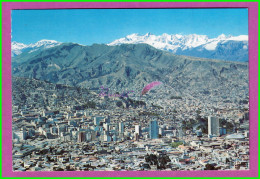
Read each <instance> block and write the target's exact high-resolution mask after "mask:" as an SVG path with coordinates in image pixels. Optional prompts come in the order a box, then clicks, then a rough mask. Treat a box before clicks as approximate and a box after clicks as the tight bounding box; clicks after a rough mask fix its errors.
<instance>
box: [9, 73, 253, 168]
mask: <svg viewBox="0 0 260 179" xmlns="http://www.w3.org/2000/svg"><path fill="white" fill-rule="evenodd" d="M169 90H170V89H169ZM12 91H13V92H12V93H13V152H12V153H13V170H14V171H90V170H93V171H137V170H138V171H139V170H173V171H176V170H248V169H249V111H248V96H247V93H245V92H243V91H241V93H240V94H238V93H236V94H235V95H234V96H232V95H230V98H228V99H225V100H223V99H221V97H220V96H219V97H217V96H213V95H197V96H195V97H191V96H189V95H186V96H182V97H181V96H168V95H169V94H172V92H171V91H167V90H165V88H164V87H160V86H159V87H157V88H155V89H154V90H151V91H150V92H149V93H147V94H146V95H145V96H143V97H140V94H138V93H137V89H133V90H132V91H131V93H129V94H128V95H127V94H124V95H109V93H105V94H102V95H100V89H98V90H90V89H84V88H79V87H70V86H66V85H57V84H52V83H47V82H43V81H39V80H34V79H26V78H13V90H12ZM114 93H116V92H111V94H114ZM117 94H118V93H117ZM167 96H168V97H167ZM241 99H245V100H241ZM215 101H216V102H215Z"/></svg>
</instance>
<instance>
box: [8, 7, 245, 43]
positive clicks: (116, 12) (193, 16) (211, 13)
mask: <svg viewBox="0 0 260 179" xmlns="http://www.w3.org/2000/svg"><path fill="white" fill-rule="evenodd" d="M147 32H150V33H152V34H155V35H161V34H163V33H168V34H183V35H187V34H200V35H208V36H209V37H210V38H213V37H217V36H218V35H220V34H226V35H234V36H236V35H247V34H248V10H247V9H74V10H73V9H71V10H13V11H12V41H17V42H21V43H25V44H30V43H35V42H37V41H39V40H42V39H49V40H57V41H60V42H76V43H80V44H84V45H91V44H93V43H109V42H112V41H113V40H115V39H118V38H121V37H125V36H126V35H129V34H132V33H139V34H143V35H144V34H146V33H147Z"/></svg>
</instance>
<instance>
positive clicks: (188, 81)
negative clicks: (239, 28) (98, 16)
mask: <svg viewBox="0 0 260 179" xmlns="http://www.w3.org/2000/svg"><path fill="white" fill-rule="evenodd" d="M12 75H13V76H14V77H26V78H33V79H38V80H45V81H48V82H52V83H55V84H66V85H70V86H80V87H84V88H90V89H99V88H100V86H105V87H109V88H110V89H112V90H117V91H118V90H119V91H120V90H134V91H141V89H142V88H143V87H144V86H145V85H146V84H148V83H150V82H152V81H161V82H162V83H163V84H165V85H166V86H167V87H166V88H168V89H170V88H171V89H174V91H175V94H176V95H186V94H191V95H192V93H195V94H212V95H213V96H214V95H216V96H217V95H220V96H230V95H236V96H237V97H239V95H241V93H243V92H246V91H248V63H246V62H243V63H242V62H230V61H222V60H214V59H203V58H195V57H188V56H180V55H174V54H173V53H171V52H168V51H162V50H158V49H156V48H154V47H152V46H150V45H147V44H122V45H119V46H108V45H105V44H94V45H92V46H82V45H79V44H74V43H63V44H61V45H58V46H55V47H52V48H47V49H44V50H37V51H33V52H31V53H23V54H21V55H18V56H16V57H13V58H12ZM243 94H244V93H243Z"/></svg>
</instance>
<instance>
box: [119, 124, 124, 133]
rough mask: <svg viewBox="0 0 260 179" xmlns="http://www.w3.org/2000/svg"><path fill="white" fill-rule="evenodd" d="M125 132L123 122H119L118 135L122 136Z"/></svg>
mask: <svg viewBox="0 0 260 179" xmlns="http://www.w3.org/2000/svg"><path fill="white" fill-rule="evenodd" d="M124 132H125V125H124V123H123V122H119V133H120V134H122V133H124Z"/></svg>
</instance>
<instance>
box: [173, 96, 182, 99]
mask: <svg viewBox="0 0 260 179" xmlns="http://www.w3.org/2000/svg"><path fill="white" fill-rule="evenodd" d="M170 99H182V97H181V96H171V97H170Z"/></svg>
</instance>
